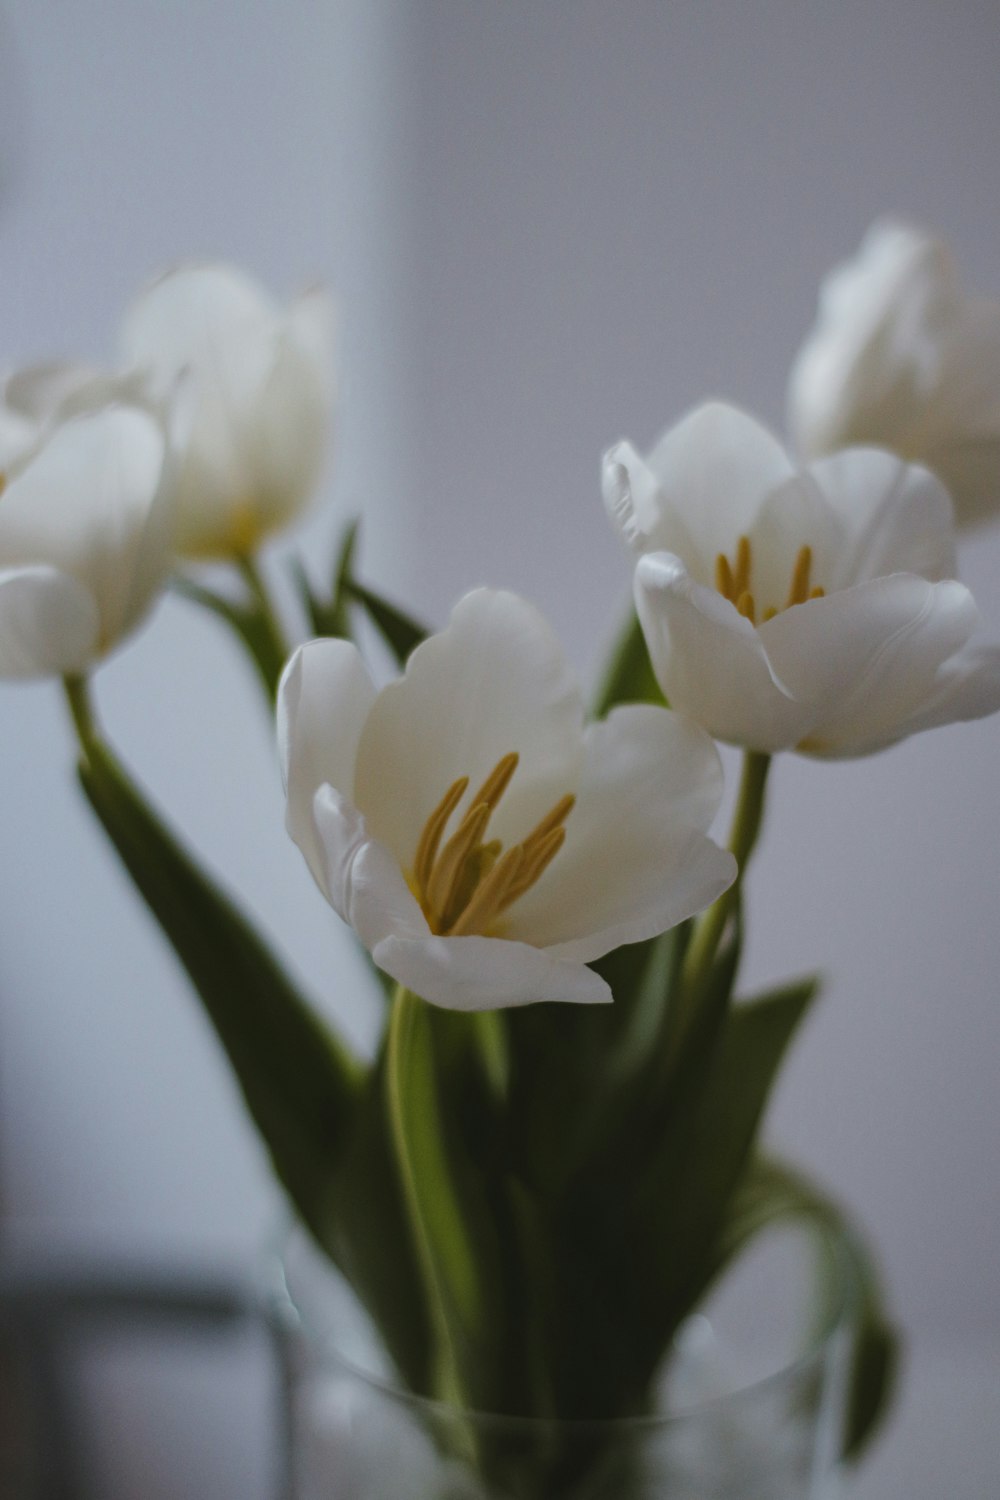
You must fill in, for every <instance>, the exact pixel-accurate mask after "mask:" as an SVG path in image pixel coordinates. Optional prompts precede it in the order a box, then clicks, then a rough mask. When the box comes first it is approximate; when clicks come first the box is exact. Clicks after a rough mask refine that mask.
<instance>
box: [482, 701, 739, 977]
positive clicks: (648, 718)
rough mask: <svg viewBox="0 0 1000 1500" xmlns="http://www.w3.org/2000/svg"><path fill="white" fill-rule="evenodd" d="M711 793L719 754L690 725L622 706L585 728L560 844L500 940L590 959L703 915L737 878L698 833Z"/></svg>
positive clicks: (712, 802)
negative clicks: (575, 787) (517, 940)
mask: <svg viewBox="0 0 1000 1500" xmlns="http://www.w3.org/2000/svg"><path fill="white" fill-rule="evenodd" d="M721 797H722V764H721V762H720V760H719V754H718V751H717V750H716V748H715V746H714V744H713V743H712V741H711V740H710V739H709V737H708V735H707V734H705V732H704V730H702V729H699V728H698V726H697V725H695V724H693V723H692V722H691V721H690V720H686V719H682V718H681V717H680V716H679V715H678V714H673V713H670V712H668V711H667V710H666V709H662V708H654V707H652V706H650V705H634V704H633V705H629V706H627V707H623V708H618V709H615V710H614V712H613V713H612V714H610V715H609V717H608V718H607V719H606V720H605V721H604V722H603V723H600V724H592V725H590V726H589V727H588V729H587V733H586V740H585V757H584V766H583V773H582V775H581V778H580V785H579V790H578V794H577V803H576V806H575V807H574V809H573V811H572V813H571V814H570V817H569V819H568V821H567V825H566V835H567V836H566V843H565V844H564V846H563V848H562V849H561V850H560V851H559V853H558V854H557V855H556V858H555V859H554V860H553V862H552V864H551V865H550V866H549V868H548V870H547V871H546V872H545V874H544V875H543V876H542V878H541V879H540V880H539V881H538V883H537V884H536V885H535V886H534V887H533V888H532V889H531V890H530V891H528V892H527V893H526V894H525V895H524V896H523V897H522V898H521V899H520V900H519V901H518V902H517V903H516V904H515V905H514V906H513V907H512V908H511V911H510V914H509V924H508V929H509V933H510V936H511V937H514V938H520V939H522V940H523V941H526V942H529V943H534V944H536V945H537V946H544V947H546V948H547V949H548V950H549V951H550V952H552V953H555V954H556V955H557V956H558V957H560V958H567V959H574V960H576V961H578V962H590V961H591V960H593V959H595V958H599V957H600V956H601V955H602V954H604V953H607V952H609V951H610V950H611V949H612V948H617V947H620V946H621V945H622V944H624V943H636V942H640V941H642V940H643V939H644V938H648V937H652V936H654V935H655V934H657V933H660V932H666V931H667V929H668V928H670V927H674V926H676V924H677V923H678V922H681V921H683V920H684V919H685V918H686V917H689V916H692V915H693V914H694V913H695V912H697V911H702V910H703V909H704V908H705V907H706V906H708V905H710V904H711V902H712V901H714V900H715V899H716V897H717V896H720V895H721V894H722V892H723V891H724V890H725V889H726V888H727V887H728V886H729V885H731V884H732V882H733V880H734V879H735V876H736V861H735V860H734V859H733V856H732V855H731V854H729V853H728V852H727V851H725V850H722V849H719V848H718V847H717V846H716V845H715V844H713V843H712V842H711V840H709V839H707V838H706V837H705V836H704V833H703V832H702V830H704V829H707V827H708V825H709V824H710V822H711V821H712V819H713V818H714V816H715V814H716V812H717V811H718V807H719V802H720V799H721Z"/></svg>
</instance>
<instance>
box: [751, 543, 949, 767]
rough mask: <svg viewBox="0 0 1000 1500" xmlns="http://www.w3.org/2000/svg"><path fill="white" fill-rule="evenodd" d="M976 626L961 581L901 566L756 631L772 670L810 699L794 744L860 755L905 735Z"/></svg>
mask: <svg viewBox="0 0 1000 1500" xmlns="http://www.w3.org/2000/svg"><path fill="white" fill-rule="evenodd" d="M978 623H979V616H978V612H977V610H976V607H975V604H974V602H973V600H972V596H971V594H970V593H969V591H968V589H966V588H964V587H963V586H962V585H961V584H960V583H954V582H950V581H946V582H942V583H929V582H927V580H926V579H923V578H918V577H916V576H914V575H912V574H907V573H898V574H894V575H893V576H891V577H889V578H878V579H874V580H872V581H871V582H867V583H862V584H858V585H857V586H856V587H855V588H852V589H847V590H845V591H844V592H842V593H839V594H833V595H830V596H828V597H827V598H825V599H815V600H812V601H811V602H809V603H808V604H803V605H800V606H798V607H797V608H795V609H790V610H787V611H786V612H785V614H783V615H779V616H778V617H777V618H776V619H774V620H771V621H769V622H768V624H766V625H764V626H762V627H761V630H760V636H761V639H762V641H763V642H764V644H765V646H766V649H767V653H768V656H769V658H770V660H771V664H772V666H773V668H774V670H775V672H776V673H778V675H779V676H780V677H781V680H782V681H783V682H784V683H785V684H786V686H787V687H788V689H789V691H790V692H791V693H793V694H795V696H796V697H798V698H800V699H802V700H805V701H806V702H807V703H808V704H809V705H810V710H811V712H810V717H811V723H810V725H809V728H808V730H807V731H806V732H805V733H804V734H803V735H802V736H801V738H802V739H803V740H805V741H806V743H805V745H804V746H801V747H800V748H804V749H807V750H808V751H809V752H810V753H813V754H819V755H863V754H866V753H868V752H869V751H871V750H874V749H878V748H880V747H881V746H883V745H886V744H889V743H891V742H892V741H893V740H896V739H899V738H901V737H902V736H903V734H905V733H906V732H907V731H906V730H905V728H903V727H902V726H903V725H904V724H905V723H906V722H907V720H908V719H910V718H911V717H912V716H913V715H914V714H915V713H917V712H919V710H920V709H921V707H922V706H923V705H924V704H925V703H926V702H927V701H928V700H929V699H931V698H932V697H933V696H934V695H935V693H936V686H937V676H938V672H939V669H940V668H941V666H942V665H943V664H944V663H945V662H947V661H948V659H949V658H950V657H952V656H953V655H954V654H955V653H956V652H957V651H959V650H961V648H962V647H963V646H964V645H965V644H966V642H967V641H968V640H969V637H970V636H971V635H972V633H973V631H974V630H975V629H976V628H977V626H978Z"/></svg>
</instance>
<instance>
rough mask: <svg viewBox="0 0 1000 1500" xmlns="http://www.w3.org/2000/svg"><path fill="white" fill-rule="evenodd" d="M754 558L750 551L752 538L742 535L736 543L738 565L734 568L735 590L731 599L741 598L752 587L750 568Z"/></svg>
mask: <svg viewBox="0 0 1000 1500" xmlns="http://www.w3.org/2000/svg"><path fill="white" fill-rule="evenodd" d="M752 562H753V559H752V557H751V553H750V538H749V537H748V536H741V537H740V539H739V541H738V542H737V543H736V567H735V568H734V569H733V592H732V593H731V594H730V596H729V597H730V598H731V599H740V598H742V596H743V595H744V594H745V593H746V592H747V590H748V589H749V587H750V568H751V566H752Z"/></svg>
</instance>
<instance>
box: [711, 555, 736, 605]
mask: <svg viewBox="0 0 1000 1500" xmlns="http://www.w3.org/2000/svg"><path fill="white" fill-rule="evenodd" d="M715 587H716V590H717V591H718V593H720V594H721V595H722V597H723V599H732V597H733V570H732V568H731V567H730V566H729V558H728V557H727V556H726V554H725V553H724V552H720V553H719V555H718V557H717V558H716V559H715Z"/></svg>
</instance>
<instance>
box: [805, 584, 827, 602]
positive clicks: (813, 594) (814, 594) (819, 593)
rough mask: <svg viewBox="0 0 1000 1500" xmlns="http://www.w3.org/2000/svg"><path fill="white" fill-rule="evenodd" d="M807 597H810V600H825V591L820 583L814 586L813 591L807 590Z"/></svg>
mask: <svg viewBox="0 0 1000 1500" xmlns="http://www.w3.org/2000/svg"><path fill="white" fill-rule="evenodd" d="M809 597H810V599H825V598H826V589H825V588H824V587H823V585H822V584H821V583H817V585H816V587H815V588H814V589H810V590H809Z"/></svg>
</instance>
